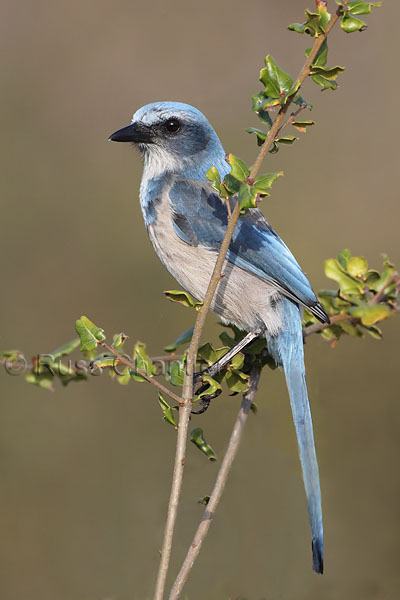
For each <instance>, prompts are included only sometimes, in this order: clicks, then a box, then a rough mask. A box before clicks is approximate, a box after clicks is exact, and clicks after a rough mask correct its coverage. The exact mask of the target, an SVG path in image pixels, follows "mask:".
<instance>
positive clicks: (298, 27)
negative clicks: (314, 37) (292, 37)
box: [288, 23, 306, 33]
mask: <svg viewBox="0 0 400 600" xmlns="http://www.w3.org/2000/svg"><path fill="white" fill-rule="evenodd" d="M288 29H289V31H295V32H296V33H305V31H306V28H305V26H304V25H303V24H302V23H291V24H290V25H288Z"/></svg>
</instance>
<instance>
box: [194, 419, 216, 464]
mask: <svg viewBox="0 0 400 600" xmlns="http://www.w3.org/2000/svg"><path fill="white" fill-rule="evenodd" d="M190 440H191V441H192V442H193V444H194V445H195V446H197V448H199V450H201V451H202V452H203V454H205V455H206V456H207V458H208V459H209V460H211V461H215V460H217V455H216V454H215V452H214V450H213V449H212V448H211V446H210V445H209V444H207V442H206V440H205V438H204V433H203V430H202V429H201V427H196V429H193V430H192V431H191V432H190Z"/></svg>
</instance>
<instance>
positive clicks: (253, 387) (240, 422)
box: [168, 369, 261, 600]
mask: <svg viewBox="0 0 400 600" xmlns="http://www.w3.org/2000/svg"><path fill="white" fill-rule="evenodd" d="M260 374H261V371H260V370H259V369H253V370H252V372H251V374H250V379H249V389H248V391H247V392H246V394H244V396H243V400H242V405H241V407H240V410H239V414H238V416H237V418H236V421H235V425H234V427H233V430H232V434H231V437H230V440H229V444H228V447H227V449H226V452H225V456H224V458H223V461H222V464H221V467H220V470H219V472H218V475H217V479H216V481H215V485H214V489H213V491H212V493H211V496H210V500H209V501H208V504H207V508H206V509H205V511H204V514H203V517H202V519H201V521H200V524H199V526H198V529H197V531H196V533H195V535H194V538H193V540H192V543H191V544H190V546H189V550H188V552H187V554H186V558H185V560H184V562H183V564H182V567H181V569H180V571H179V573H178V576H177V578H176V580H175V583H174V585H173V586H172V589H171V592H170V594H169V596H168V600H177V598H179V596H180V594H181V592H182V589H183V586H184V585H185V583H186V580H187V578H188V576H189V574H190V571H191V570H192V567H193V564H194V562H195V560H196V559H197V557H198V555H199V552H200V549H201V546H202V543H203V541H204V538H205V537H206V535H207V533H208V530H209V528H210V525H211V522H212V520H213V518H214V514H215V511H216V509H217V506H218V504H219V501H220V499H221V496H222V493H223V491H224V488H225V484H226V481H227V479H228V475H229V471H230V469H231V466H232V463H233V461H234V460H235V457H236V455H237V451H238V449H239V443H240V440H241V438H242V434H243V430H244V426H245V425H246V421H247V417H248V415H249V411H250V408H251V405H252V404H253V402H254V397H255V395H256V392H257V387H258V382H259V380H260Z"/></svg>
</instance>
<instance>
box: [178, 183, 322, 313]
mask: <svg viewBox="0 0 400 600" xmlns="http://www.w3.org/2000/svg"><path fill="white" fill-rule="evenodd" d="M169 197H170V199H171V205H172V209H173V213H172V222H173V226H174V230H175V232H176V234H177V235H178V236H179V237H180V238H181V239H182V240H183V241H184V242H186V243H187V244H190V245H191V246H198V245H201V246H207V247H208V248H210V249H212V250H215V251H216V252H217V251H218V250H219V248H220V245H221V242H222V240H223V238H224V235H225V230H226V226H227V222H228V210H227V206H226V202H225V201H223V200H222V199H221V198H220V197H219V196H218V195H217V194H216V193H214V192H213V190H212V188H211V186H210V185H209V184H208V183H207V182H199V181H194V180H177V181H175V183H173V185H172V186H171V189H170V191H169ZM227 259H228V260H229V262H231V263H233V264H235V265H237V266H238V267H240V268H241V269H244V270H245V271H248V272H250V273H253V274H254V275H256V276H257V277H259V278H260V279H263V280H264V281H266V282H268V283H269V284H270V285H272V286H273V287H276V288H277V289H278V290H279V291H280V292H281V293H282V294H284V295H285V296H287V297H289V298H291V299H292V300H295V301H296V302H298V303H300V304H303V305H304V306H306V307H307V308H308V309H309V310H310V311H311V312H313V313H314V314H315V316H316V317H317V318H318V319H319V320H321V321H323V322H329V318H328V316H327V315H326V313H325V311H324V309H323V308H322V306H321V305H320V304H319V302H318V300H317V298H316V296H315V294H314V292H313V290H312V288H311V286H310V283H309V281H308V279H307V277H306V276H305V275H304V273H303V271H302V270H301V268H300V266H299V265H298V263H297V261H296V260H295V258H294V256H293V254H292V253H291V252H290V250H289V248H288V247H287V246H286V244H284V242H283V241H282V240H281V238H280V237H279V236H278V234H277V233H275V231H274V230H273V229H272V227H271V226H270V225H269V224H268V222H267V221H266V219H265V218H264V216H263V214H262V213H261V211H259V210H258V209H250V210H249V211H248V213H247V214H246V215H243V216H241V217H240V219H239V222H238V224H237V226H236V228H235V231H234V234H233V237H232V241H231V244H230V247H229V251H228V254H227Z"/></svg>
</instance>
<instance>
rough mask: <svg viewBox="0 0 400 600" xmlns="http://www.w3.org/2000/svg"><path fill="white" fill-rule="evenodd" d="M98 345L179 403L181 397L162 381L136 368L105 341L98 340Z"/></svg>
mask: <svg viewBox="0 0 400 600" xmlns="http://www.w3.org/2000/svg"><path fill="white" fill-rule="evenodd" d="M99 346H102V347H103V348H106V350H108V352H110V353H111V354H112V355H113V356H115V358H116V359H117V361H118V362H119V363H120V364H121V365H126V366H127V367H129V368H131V369H133V370H134V371H136V373H138V375H140V376H141V377H143V379H145V380H146V381H148V382H149V383H151V384H152V385H154V386H155V387H156V388H157V389H159V390H160V392H163V394H166V395H167V396H169V397H170V398H172V399H173V400H175V402H178V404H179V405H180V404H181V402H182V398H181V397H180V396H178V395H177V394H174V392H171V390H169V389H168V388H167V387H165V385H163V384H162V383H159V382H158V381H157V380H156V379H154V378H153V377H150V376H149V375H147V373H145V372H144V371H142V369H138V367H137V366H136V365H135V364H134V363H133V361H131V360H129V359H128V358H125V357H124V356H122V355H121V354H120V353H119V352H118V350H116V349H115V348H113V346H110V345H109V344H107V343H106V342H99Z"/></svg>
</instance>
